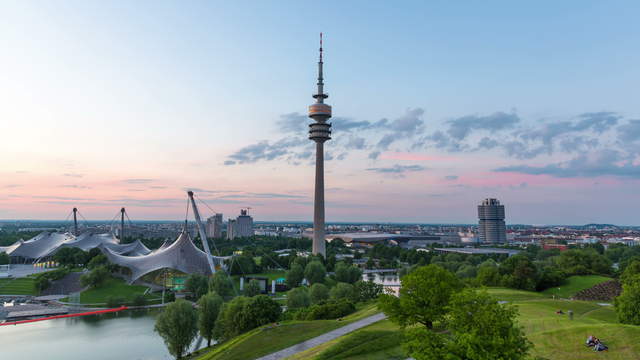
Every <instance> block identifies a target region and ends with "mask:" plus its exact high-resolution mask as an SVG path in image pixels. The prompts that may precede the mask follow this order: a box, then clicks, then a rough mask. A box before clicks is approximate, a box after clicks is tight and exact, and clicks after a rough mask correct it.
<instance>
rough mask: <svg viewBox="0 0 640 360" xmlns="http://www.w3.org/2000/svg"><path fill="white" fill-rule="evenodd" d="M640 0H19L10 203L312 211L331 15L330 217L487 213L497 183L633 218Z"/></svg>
mask: <svg viewBox="0 0 640 360" xmlns="http://www.w3.org/2000/svg"><path fill="white" fill-rule="evenodd" d="M638 10H640V4H638V3H637V2H632V1H611V2H597V1H563V2H550V1H549V2H535V3H534V2H532V3H528V4H525V3H522V2H507V1H487V2H459V3H454V2H449V1H441V2H424V1H415V2H410V1H403V2H383V1H368V2H365V1H348V2H347V1H325V2H305V1H278V2H258V1H242V2H230V1H224V2H223V1H189V2H178V1H136V2H124V1H110V2H99V1H58V2H46V1H4V2H1V3H0V46H2V47H3V48H4V49H6V50H7V51H6V54H7V55H9V56H3V57H2V58H0V77H1V78H2V79H4V80H3V83H4V86H3V87H2V89H0V121H2V123H3V125H4V126H3V128H4V129H3V130H4V131H3V133H5V134H12V135H11V136H9V137H8V138H6V139H5V141H3V143H2V144H0V151H2V153H4V154H6V156H4V157H3V158H2V159H0V166H1V168H2V169H3V170H2V179H3V180H0V181H1V182H0V218H60V217H64V216H65V215H66V213H67V211H66V209H67V208H68V207H72V206H76V205H77V206H84V207H86V208H87V210H86V211H85V213H89V214H90V215H89V216H91V217H94V218H107V217H108V218H110V217H111V216H112V213H115V212H116V210H117V209H116V207H117V206H120V205H115V206H114V204H122V205H126V206H129V207H132V208H133V209H135V210H137V215H138V216H137V217H138V218H140V219H142V218H176V217H179V216H180V214H183V210H184V209H183V207H184V206H183V201H182V197H183V189H184V188H198V189H201V190H204V191H203V192H202V194H203V196H204V195H207V198H208V201H210V202H211V204H212V206H214V207H216V209H217V210H219V211H224V212H225V215H226V214H229V215H232V214H234V213H236V212H237V211H238V208H239V207H240V206H252V207H254V208H255V210H254V212H255V213H256V218H257V219H259V220H284V219H291V220H308V219H310V218H311V209H312V208H311V206H310V201H311V191H312V181H311V180H312V176H313V172H312V171H313V167H312V163H310V160H309V146H310V145H311V143H310V142H308V141H306V140H305V134H304V131H303V129H304V126H306V125H305V124H306V122H307V120H306V119H305V118H304V112H305V110H306V106H307V105H308V104H310V103H311V102H312V99H311V97H310V94H311V93H312V92H313V90H314V84H315V66H316V64H315V62H316V61H317V48H318V43H317V41H318V33H319V32H321V31H322V32H323V33H324V34H325V75H326V76H325V80H326V84H327V85H326V89H327V91H328V93H329V94H330V98H329V99H328V102H329V103H330V104H331V105H332V106H333V108H334V130H335V131H334V140H332V141H331V142H330V143H328V144H327V150H328V152H329V157H330V158H333V160H330V161H328V162H327V180H326V182H327V188H328V192H327V201H328V207H327V218H328V219H329V220H332V221H356V220H362V221H381V220H392V221H402V220H406V221H420V222H474V221H475V205H476V204H477V203H478V202H479V201H480V200H481V199H482V198H484V197H488V196H492V197H498V198H500V199H502V200H503V202H504V203H505V204H506V205H507V214H508V217H509V215H510V218H508V219H507V220H508V221H509V222H519V223H583V222H613V223H622V224H634V223H637V221H636V217H635V215H634V209H635V208H634V205H633V204H634V203H637V200H638V199H637V198H636V197H637V196H636V195H633V194H634V193H636V191H635V189H636V188H637V185H638V178H640V169H638V166H640V162H639V159H638V154H639V153H640V152H639V149H640V146H638V144H637V143H636V142H637V141H639V140H640V123H635V122H634V120H635V119H639V118H640V111H639V109H638V101H637V84H638V83H639V80H640V70H638V66H637V64H638V63H640V50H638V46H637V45H638V39H639V38H640V36H639V35H640V25H639V23H638V21H637V14H638ZM384 119H386V122H385V121H383V120H384ZM381 121H382V122H381ZM301 129H302V130H301ZM332 147H333V148H332ZM225 162H227V163H228V164H229V163H232V162H235V164H234V165H224V164H225ZM65 174H66V175H69V174H71V175H75V176H66V175H65ZM131 179H134V180H135V179H138V180H139V179H144V180H148V181H146V182H142V183H141V182H135V181H134V182H133V183H132V182H131V181H128V180H131ZM133 184H135V185H136V186H135V187H132V186H131V185H133ZM142 184H144V186H142ZM265 194H270V195H265ZM43 204H45V205H46V206H42V205H43ZM549 205H550V206H552V207H553V208H554V209H555V210H554V211H549V210H548V206H549ZM112 207H113V209H112ZM576 208H579V209H580V210H579V211H576V210H575V209H576ZM114 209H115V210H114ZM112 210H113V211H112ZM134 213H135V212H134Z"/></svg>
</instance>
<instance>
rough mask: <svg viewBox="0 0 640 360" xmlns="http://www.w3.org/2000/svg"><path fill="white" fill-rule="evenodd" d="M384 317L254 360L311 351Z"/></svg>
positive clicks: (359, 321) (380, 316)
mask: <svg viewBox="0 0 640 360" xmlns="http://www.w3.org/2000/svg"><path fill="white" fill-rule="evenodd" d="M385 318H386V316H385V315H384V314H383V313H379V314H375V315H372V316H369V317H367V318H364V319H362V320H358V321H356V322H352V323H351V324H349V325H346V326H343V327H341V328H339V329H335V330H333V331H329V332H328V333H325V334H322V335H320V336H316V337H314V338H313V339H309V340H307V341H304V342H301V343H299V344H296V345H293V346H291V347H288V348H286V349H283V350H280V351H278V352H274V353H272V354H269V355H266V356H263V357H261V358H258V359H256V360H278V359H284V358H286V357H289V356H292V355H295V354H297V353H299V352H302V351H305V350H308V349H311V348H312V347H316V346H318V345H321V344H324V343H326V342H327V341H331V340H333V339H337V338H339V337H340V336H342V335H346V334H348V333H350V332H352V331H355V330H358V329H360V328H362V327H365V326H367V325H370V324H373V323H374V322H377V321H380V320H383V319H385Z"/></svg>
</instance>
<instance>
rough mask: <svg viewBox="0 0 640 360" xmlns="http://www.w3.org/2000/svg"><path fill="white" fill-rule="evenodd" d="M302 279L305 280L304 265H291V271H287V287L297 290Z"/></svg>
mask: <svg viewBox="0 0 640 360" xmlns="http://www.w3.org/2000/svg"><path fill="white" fill-rule="evenodd" d="M302 279H304V270H303V268H302V265H300V264H297V263H293V265H291V269H290V270H289V271H287V275H286V281H287V286H288V287H290V288H292V289H293V288H296V287H298V286H300V283H301V282H302Z"/></svg>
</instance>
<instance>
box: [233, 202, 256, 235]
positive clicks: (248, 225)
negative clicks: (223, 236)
mask: <svg viewBox="0 0 640 360" xmlns="http://www.w3.org/2000/svg"><path fill="white" fill-rule="evenodd" d="M253 235H254V231H253V217H251V216H250V215H249V214H248V212H247V210H245V209H242V210H240V215H239V216H238V217H237V218H235V219H229V222H228V223H227V239H229V240H233V239H235V238H237V237H249V236H253Z"/></svg>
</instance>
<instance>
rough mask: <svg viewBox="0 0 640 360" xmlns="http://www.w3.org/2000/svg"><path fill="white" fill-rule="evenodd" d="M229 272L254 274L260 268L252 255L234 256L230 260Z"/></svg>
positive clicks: (259, 270) (232, 273)
mask: <svg viewBox="0 0 640 360" xmlns="http://www.w3.org/2000/svg"><path fill="white" fill-rule="evenodd" d="M228 263H230V266H229V274H231V275H246V274H255V273H259V272H261V271H262V268H261V267H260V266H258V264H256V262H255V260H254V259H253V256H247V255H242V256H234V257H232V258H231V259H230V260H228Z"/></svg>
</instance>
